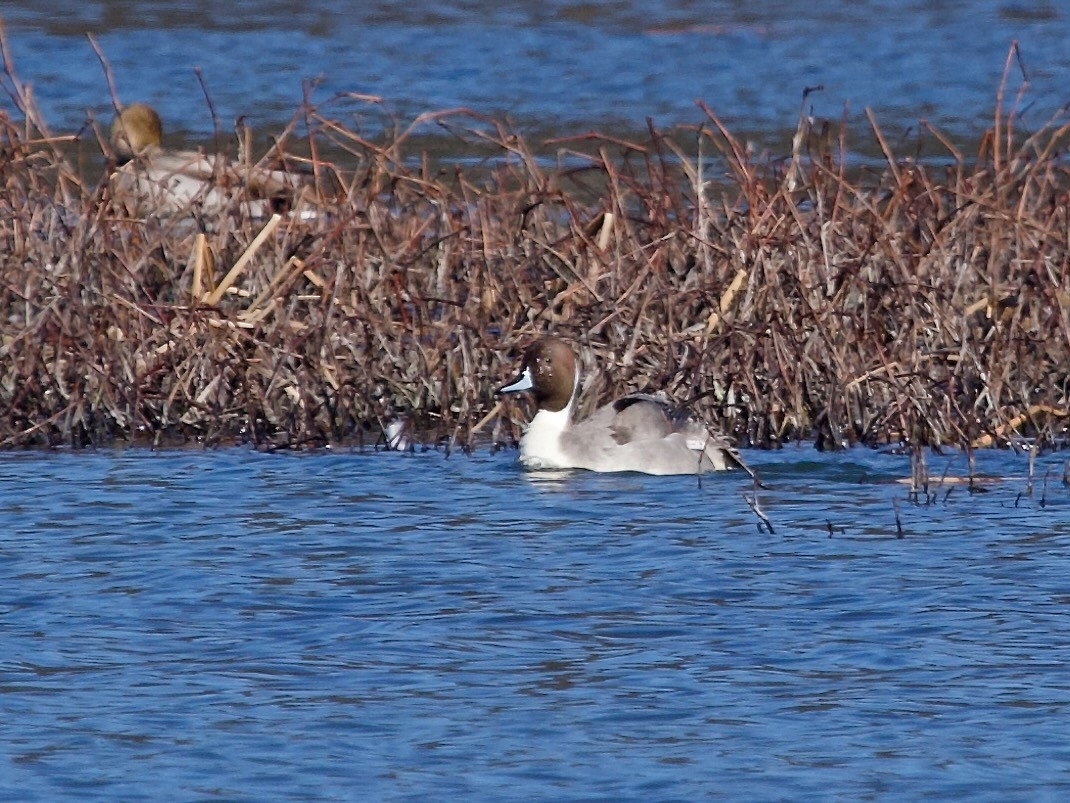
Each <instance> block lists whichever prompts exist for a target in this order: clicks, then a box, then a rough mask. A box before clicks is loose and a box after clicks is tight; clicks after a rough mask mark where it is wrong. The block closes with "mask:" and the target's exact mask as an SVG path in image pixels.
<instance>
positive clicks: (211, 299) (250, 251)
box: [204, 213, 282, 307]
mask: <svg viewBox="0 0 1070 803" xmlns="http://www.w3.org/2000/svg"><path fill="white" fill-rule="evenodd" d="M281 222H282V215H280V214H278V213H276V214H274V215H272V216H271V218H270V219H269V220H268V222H267V223H265V224H264V228H262V229H261V230H260V233H259V234H257V235H256V238H255V239H254V240H253V241H252V242H251V243H250V244H249V247H248V248H246V249H245V251H244V252H242V255H241V256H240V257H238V261H237V262H235V263H234V267H232V268H231V269H230V271H228V272H227V275H226V276H224V277H223V281H221V282H220V283H219V285H218V286H217V287H216V289H215V290H213V291H212V292H211V293H209V294H208V296H207V297H206V298H205V299H204V303H205V304H207V305H208V306H210V307H214V306H215V305H216V304H218V303H219V299H221V298H222V297H223V294H224V293H225V292H227V290H229V289H230V288H231V286H232V285H233V284H234V283H235V282H236V281H238V277H239V276H241V274H242V271H244V270H245V268H246V266H247V265H248V264H249V262H250V261H252V258H253V256H255V254H256V252H257V251H258V250H259V249H260V246H262V245H263V244H264V242H265V241H266V240H267V238H268V237H270V236H271V234H272V232H274V231H275V229H276V228H278V225H279V223H281Z"/></svg>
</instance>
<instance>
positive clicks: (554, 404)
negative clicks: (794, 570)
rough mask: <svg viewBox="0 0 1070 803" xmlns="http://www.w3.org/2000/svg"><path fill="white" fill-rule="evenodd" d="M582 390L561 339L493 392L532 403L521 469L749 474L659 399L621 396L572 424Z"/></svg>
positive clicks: (698, 424)
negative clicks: (527, 397) (527, 395)
mask: <svg viewBox="0 0 1070 803" xmlns="http://www.w3.org/2000/svg"><path fill="white" fill-rule="evenodd" d="M579 389H580V375H579V368H578V366H577V364H576V356H575V354H574V352H573V351H572V348H571V347H570V346H569V345H568V344H567V343H565V341H563V340H561V339H559V338H556V337H543V338H541V339H540V340H537V341H536V342H535V343H533V344H532V345H531V346H530V347H529V348H528V349H527V351H526V352H525V354H524V362H523V364H522V366H521V368H520V373H519V375H518V376H517V377H516V379H514V380H513V381H512V382H511V383H509V384H508V385H506V386H505V387H503V388H501V390H499V391H498V392H499V393H517V392H521V391H530V392H531V393H532V394H533V396H534V397H535V404H536V408H537V409H536V412H535V416H534V418H532V420H531V423H530V424H529V425H528V427H527V430H526V431H525V432H524V436H523V437H522V438H521V439H520V460H521V462H522V463H523V464H524V465H525V466H527V467H528V468H583V469H589V470H591V471H602V472H609V471H637V472H641V473H644V474H697V473H702V472H705V471H721V470H724V469H729V468H736V467H738V468H742V469H744V470H745V471H747V473H751V472H750V469H748V468H747V466H746V465H745V464H744V463H743V460H742V459H741V458H740V456H739V454H738V453H737V452H736V450H735V449H733V448H732V446H731V445H730V444H729V443H728V440H727V439H726V438H725V437H724V436H723V435H721V434H719V433H716V432H714V431H713V430H712V429H711V428H710V427H709V426H708V425H707V424H705V423H704V422H702V421H700V420H698V419H697V418H696V417H695V416H694V415H692V413H691V412H690V411H689V410H686V409H681V408H678V407H675V406H674V405H673V404H672V403H670V402H669V400H668V399H667V398H666V397H665V396H664V395H662V394H658V395H648V394H644V393H636V394H632V395H630V396H625V397H623V398H620V399H617V400H616V401H613V402H610V403H609V404H606V405H604V406H603V407H599V408H598V409H597V410H595V412H594V413H593V414H592V415H591V416H589V417H588V418H586V419H584V420H582V421H575V420H573V411H574V408H575V406H576V403H577V401H578V398H579Z"/></svg>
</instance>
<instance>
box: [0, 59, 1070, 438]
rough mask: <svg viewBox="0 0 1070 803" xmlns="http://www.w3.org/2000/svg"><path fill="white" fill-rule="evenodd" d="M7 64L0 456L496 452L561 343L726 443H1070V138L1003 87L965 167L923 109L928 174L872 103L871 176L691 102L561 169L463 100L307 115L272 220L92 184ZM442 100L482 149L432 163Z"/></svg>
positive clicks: (593, 383) (595, 143)
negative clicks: (513, 398)
mask: <svg viewBox="0 0 1070 803" xmlns="http://www.w3.org/2000/svg"><path fill="white" fill-rule="evenodd" d="M1012 54H1013V51H1012ZM1011 64H1012V59H1011V58H1010V57H1009V58H1008V70H1009V69H1010V66H1011ZM3 84H4V87H3V88H4V89H5V90H6V91H7V93H8V95H9V96H10V97H11V98H12V100H13V102H14V104H15V106H16V108H17V113H16V114H15V115H13V116H12V115H8V114H6V113H3V112H0V182H2V186H3V192H2V194H0V311H2V313H3V314H2V316H0V447H2V448H12V447H39V446H57V445H74V446H86V445H105V444H109V443H113V442H115V441H129V442H135V443H145V444H150V445H154V446H158V445H174V444H181V443H200V444H219V443H230V442H243V443H251V444H253V445H256V446H258V447H266V448H300V447H305V446H321V445H326V444H366V445H369V446H372V445H376V444H379V445H382V444H383V443H384V442H385V441H384V439H383V435H382V430H383V426H384V424H385V423H386V422H388V421H390V420H392V419H394V418H395V417H398V416H402V417H405V418H406V419H407V420H408V421H409V422H410V432H411V434H412V435H413V437H414V440H415V442H416V443H423V444H427V445H434V446H437V445H446V446H447V447H448V448H469V447H471V446H472V445H473V444H475V443H478V442H481V441H489V442H491V443H494V444H509V443H514V442H515V441H516V439H517V438H518V437H519V434H520V432H521V428H522V424H523V421H524V420H526V419H525V412H526V411H525V409H524V408H523V406H521V405H517V404H516V403H513V402H509V403H503V402H501V401H499V399H497V398H496V397H495V395H494V391H495V389H496V388H497V387H499V386H500V385H501V384H502V383H503V382H504V381H505V380H507V379H508V378H510V377H511V376H512V374H513V373H514V372H515V369H516V367H517V362H518V360H519V357H520V354H521V353H522V350H523V348H524V346H525V345H526V344H527V343H529V342H530V341H531V340H532V339H533V338H535V337H536V336H538V335H540V334H543V333H547V332H551V331H552V332H554V333H555V334H557V335H559V336H561V337H564V338H566V339H568V340H570V341H572V342H573V343H574V344H576V345H577V346H578V347H579V351H580V352H581V359H582V361H583V363H584V367H585V368H587V369H588V370H587V371H586V373H585V379H586V382H585V394H586V395H585V397H584V398H585V404H587V405H588V406H591V405H593V404H594V403H595V402H602V401H605V400H607V399H608V398H610V397H611V396H613V395H616V394H619V393H624V392H631V391H643V390H652V389H658V388H665V389H666V390H667V391H668V392H669V393H670V395H672V396H673V397H674V398H675V399H676V400H677V401H678V402H681V403H687V404H690V405H691V406H692V407H693V408H694V409H695V411H696V412H697V413H699V414H701V415H703V416H705V417H706V418H707V419H708V420H709V421H710V422H711V423H712V424H713V425H714V426H717V427H719V428H721V429H722V430H723V431H725V432H726V433H728V434H730V435H731V436H733V437H734V438H736V439H737V440H738V441H739V442H740V443H741V444H742V445H744V446H754V447H763V448H767V447H775V446H777V445H779V444H781V443H784V442H788V441H797V440H805V441H813V443H814V444H815V446H816V447H817V448H819V449H830V448H841V447H843V446H847V445H850V444H866V445H870V446H880V445H889V444H891V445H905V446H909V447H914V448H918V447H921V446H928V445H932V446H939V445H944V444H950V445H956V446H961V447H963V448H966V449H973V448H978V447H986V446H993V445H1004V444H1006V443H1007V442H1008V441H1010V440H1011V439H1013V438H1017V437H1023V436H1024V437H1030V438H1035V439H1037V440H1038V441H1039V442H1041V443H1050V444H1056V443H1061V442H1062V440H1063V439H1064V438H1065V435H1066V426H1067V422H1068V419H1067V411H1068V404H1070V215H1068V211H1067V209H1068V206H1070V203H1068V190H1070V173H1068V170H1067V166H1066V164H1065V159H1064V157H1063V148H1064V146H1065V142H1066V135H1067V131H1068V126H1067V125H1066V124H1064V123H1061V122H1058V123H1057V122H1052V123H1050V124H1048V125H1046V126H1044V127H1042V128H1041V129H1040V130H1038V131H1034V132H1029V131H1024V130H1021V129H1020V123H1019V120H1018V114H1017V109H1018V108H1019V107H1020V101H1021V97H1020V96H1019V97H1017V98H1014V99H1010V98H1006V97H1004V89H1003V88H1001V89H1000V92H999V95H998V97H997V99H996V104H995V109H994V113H993V125H992V128H991V129H990V130H989V131H988V132H986V133H985V135H984V137H983V140H982V145H981V148H980V151H979V153H977V154H976V155H973V156H971V157H969V158H967V157H966V156H964V155H963V154H961V153H959V152H958V151H957V150H956V148H955V146H954V145H953V144H952V143H951V142H950V141H948V140H947V138H945V137H943V136H942V135H941V133H940V132H939V131H937V130H935V129H933V128H932V127H926V128H924V130H925V131H926V132H927V133H928V134H929V135H930V136H932V137H933V138H935V139H936V140H937V141H939V142H941V143H943V144H944V145H945V147H946V151H947V158H946V160H945V162H944V164H943V165H940V166H933V165H931V164H928V163H927V164H924V165H923V164H918V163H915V162H913V161H911V160H910V159H909V158H901V157H898V156H897V155H896V154H895V153H893V152H892V150H891V148H890V147H889V145H888V143H887V141H886V139H885V137H884V136H883V134H882V132H881V129H880V127H879V124H878V122H877V121H876V120H874V119H872V117H871V118H870V122H871V130H870V133H869V135H870V136H873V137H874V138H875V140H876V142H877V144H878V145H879V147H880V148H881V150H882V152H883V153H884V154H885V156H886V164H885V165H884V166H883V167H882V168H881V169H877V170H871V169H864V170H860V171H859V170H849V169H848V167H847V158H846V154H847V139H848V137H849V136H850V135H849V132H847V131H846V128H845V127H844V126H842V125H841V126H840V127H839V128H838V129H837V127H836V126H828V125H824V126H822V124H820V123H814V122H812V121H809V120H808V119H806V118H805V117H803V118H802V119H801V120H800V123H799V129H798V133H797V135H796V137H795V140H794V143H793V147H792V150H791V153H790V154H787V155H785V157H784V158H783V159H768V158H760V157H756V156H754V155H753V154H751V153H750V151H749V150H748V147H747V145H746V143H745V142H741V141H739V140H737V139H736V138H735V137H734V136H733V134H732V133H731V132H730V131H728V130H727V129H726V128H725V127H724V126H723V125H722V124H721V122H720V121H719V119H718V117H717V115H716V114H715V113H714V112H713V111H712V110H710V109H707V108H705V107H701V114H702V115H703V121H702V123H701V125H699V126H696V127H694V128H683V129H677V130H674V131H671V132H661V131H658V130H655V129H654V128H653V127H651V128H650V129H649V131H648V135H647V137H646V138H645V139H643V140H642V141H629V142H624V141H620V140H619V139H613V138H611V137H608V136H600V135H588V136H586V137H581V138H575V139H573V140H571V141H566V140H561V141H558V142H557V143H555V144H556V147H557V148H558V150H559V154H560V156H561V166H560V167H557V168H553V169H550V168H547V166H546V165H545V162H544V160H542V159H540V158H536V157H535V156H534V155H533V151H532V148H531V147H530V146H529V145H528V143H526V142H525V141H524V139H523V137H522V136H520V135H519V134H517V133H516V132H514V131H512V130H510V129H509V128H508V127H507V126H506V125H505V124H503V123H500V122H495V121H487V120H484V119H481V118H478V117H476V116H474V115H471V114H469V113H466V112H464V111H453V112H442V113H438V114H435V115H424V116H422V117H421V118H419V119H417V120H416V121H414V122H413V124H412V125H411V126H408V127H399V128H398V129H397V130H395V131H393V132H391V133H387V134H384V135H383V136H381V137H379V138H376V139H374V140H371V139H367V138H365V137H364V136H363V135H362V134H361V133H360V132H359V131H357V130H355V129H354V127H353V126H351V125H347V124H346V123H345V122H344V121H343V120H342V119H339V118H338V117H335V116H332V113H331V107H330V104H325V105H323V106H313V105H311V104H307V103H306V104H305V105H303V106H302V107H301V108H300V109H299V110H298V112H297V113H296V114H295V117H294V124H292V125H291V126H289V127H287V129H286V130H285V131H283V132H281V133H280V134H279V136H278V137H277V138H276V140H275V141H276V144H275V146H274V147H273V148H272V149H271V151H270V152H269V153H267V154H265V155H264V159H263V161H265V162H267V161H272V162H274V163H280V164H283V165H286V166H288V167H294V166H296V167H298V168H300V169H301V170H303V171H305V172H306V173H308V174H309V176H310V186H311V189H310V190H309V191H308V192H307V193H306V197H305V200H304V202H303V203H304V204H305V206H304V207H303V208H304V209H306V210H312V211H311V213H309V214H305V215H297V214H285V213H284V214H282V215H279V216H275V217H271V218H269V219H267V220H264V219H259V218H256V217H254V216H252V215H251V214H250V213H249V212H248V208H247V204H245V200H246V198H245V196H244V189H243V188H242V187H241V186H235V187H234V188H233V203H232V204H230V205H229V206H228V208H227V209H225V210H224V211H222V212H220V213H217V214H212V215H210V216H209V215H205V214H204V213H203V211H200V210H198V208H197V207H196V205H194V206H193V207H192V208H191V209H190V210H188V212H187V213H185V214H170V215H163V214H160V215H155V214H149V215H146V216H134V215H131V214H129V207H128V206H126V205H124V204H123V199H122V198H119V197H116V193H115V190H114V186H113V184H112V183H111V182H110V173H111V171H112V170H114V163H110V164H107V165H105V167H104V169H103V172H102V174H101V175H89V176H83V175H79V174H78V173H77V171H75V170H74V169H73V168H72V167H71V163H70V160H69V158H68V156H69V145H70V143H71V141H72V137H70V136H56V135H53V134H51V133H50V132H49V129H48V127H47V125H46V122H45V121H43V120H41V119H40V115H39V114H38V112H37V111H36V109H35V107H34V105H33V101H32V94H31V93H29V92H27V91H26V89H25V87H24V85H22V84H21V82H19V80H18V78H17V77H16V76H15V74H14V71H13V69H12V68H11V65H10V62H9V61H6V64H5V74H4V78H3ZM1004 85H1005V86H1006V81H1005V84H1004ZM430 120H433V121H436V122H438V123H440V124H441V125H443V126H445V127H447V128H448V130H449V131H450V135H451V136H455V137H459V138H462V139H464V140H465V141H470V142H471V143H472V147H473V149H478V150H479V151H480V152H481V153H488V152H489V153H491V154H494V158H492V159H489V160H488V161H486V162H485V163H484V165H483V166H481V167H479V168H478V169H476V168H472V169H468V168H462V167H460V166H458V165H451V166H450V167H449V168H448V169H445V168H442V167H441V166H438V165H435V164H433V163H431V162H430V161H428V160H426V159H425V160H423V161H421V160H420V159H419V158H417V157H418V156H419V154H413V153H411V152H408V151H407V150H406V147H407V144H408V140H409V138H410V137H411V136H412V135H413V132H414V131H416V130H417V129H418V127H419V125H420V124H423V123H426V122H427V121H430ZM299 130H300V131H303V132H304V133H303V134H301V135H298V134H297V133H296V132H297V131H299ZM85 135H86V132H83V137H84V136H85ZM95 136H96V137H97V138H98V139H100V140H101V144H102V145H103V138H102V137H101V135H100V133H99V132H96V134H95ZM82 144H83V145H84V144H85V143H84V140H83V142H82ZM328 150H329V151H330V153H332V154H342V155H343V156H342V158H334V159H332V161H326V160H324V159H323V158H321V157H320V156H319V154H320V153H322V152H327V151H328ZM594 369H597V370H594Z"/></svg>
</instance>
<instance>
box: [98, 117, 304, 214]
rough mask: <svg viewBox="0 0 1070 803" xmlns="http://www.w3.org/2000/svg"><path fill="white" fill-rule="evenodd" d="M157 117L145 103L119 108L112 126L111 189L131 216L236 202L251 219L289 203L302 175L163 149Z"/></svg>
mask: <svg viewBox="0 0 1070 803" xmlns="http://www.w3.org/2000/svg"><path fill="white" fill-rule="evenodd" d="M162 137H163V124H162V122H161V121H160V115H159V114H157V113H156V110H155V109H153V108H152V107H151V106H147V105H146V104H144V103H131V104H130V105H129V106H126V107H124V108H123V109H122V111H121V112H120V114H119V115H118V116H117V117H116V118H115V120H114V121H113V122H112V125H111V136H110V141H111V145H112V147H113V148H114V149H115V154H116V156H117V159H118V162H119V164H120V166H119V168H118V169H117V170H116V171H115V174H114V176H113V178H112V188H113V192H114V193H115V195H116V196H117V197H118V198H120V199H121V200H122V201H123V202H124V203H125V204H126V206H127V207H128V209H129V211H130V212H131V213H133V214H138V215H148V214H163V215H173V214H178V213H184V212H188V211H190V210H191V209H193V208H195V207H196V208H198V209H200V210H201V211H203V212H204V213H206V214H219V213H221V212H224V211H226V210H227V209H230V208H234V198H235V196H236V195H237V194H238V192H239V191H240V190H241V189H242V188H244V190H245V198H244V199H243V200H242V201H240V202H239V205H240V206H241V207H242V208H244V209H245V210H247V211H248V213H249V214H250V215H251V216H252V217H267V216H269V215H270V214H271V213H272V212H273V211H276V210H277V209H278V208H279V207H280V206H286V205H287V204H288V203H290V202H292V200H293V198H294V196H295V193H296V192H297V190H298V188H299V187H300V186H301V185H302V184H303V183H305V182H304V180H303V177H300V176H297V175H296V174H293V173H289V172H286V171H283V170H267V169H264V168H259V167H250V168H246V167H244V166H242V165H238V164H234V163H231V162H228V161H227V160H226V159H225V158H224V157H222V156H207V155H205V154H203V153H200V152H198V151H167V150H164V149H163V148H162V147H161V144H160V143H161V141H162Z"/></svg>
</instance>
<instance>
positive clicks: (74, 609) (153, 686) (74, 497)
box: [0, 446, 1070, 801]
mask: <svg viewBox="0 0 1070 803" xmlns="http://www.w3.org/2000/svg"><path fill="white" fill-rule="evenodd" d="M746 456H747V457H748V458H750V460H751V462H752V463H754V464H755V465H756V466H757V467H758V469H759V470H760V471H761V473H762V475H763V478H764V479H765V481H766V484H767V485H768V488H767V489H766V490H763V491H760V492H759V494H760V495H759V500H760V504H761V506H762V509H763V510H764V511H765V512H766V513H767V514H768V516H769V518H770V520H771V521H772V523H773V526H774V528H775V532H774V533H773V534H770V533H769V532H767V531H764V530H761V529H759V528H758V527H757V526H756V522H757V519H756V517H755V516H754V514H753V513H752V512H751V510H750V508H749V507H748V506H747V504H746V502H745V501H744V499H743V498H742V495H743V493H744V492H749V491H750V489H749V487H748V485H747V483H746V482H745V481H744V478H743V476H742V475H741V474H740V473H738V472H736V473H730V474H722V475H716V476H707V477H706V478H704V479H703V482H702V484H701V486H699V485H698V484H697V483H696V481H695V479H694V478H655V477H645V476H638V475H628V476H625V475H619V476H613V475H598V474H591V473H584V472H566V473H563V474H560V475H551V476H540V475H537V474H530V473H525V472H523V471H522V470H521V469H520V468H519V466H518V465H517V463H516V457H515V454H513V453H509V452H504V453H499V454H497V455H491V454H489V453H487V452H485V451H484V452H483V453H478V454H476V455H475V456H473V457H464V456H461V455H457V454H455V455H453V456H452V457H450V458H446V457H445V456H444V455H443V454H441V453H439V452H429V453H424V454H415V455H400V454H359V453H355V452H345V453H334V452H330V451H321V452H317V453H310V454H302V455H288V454H276V455H266V454H261V453H256V452H253V451H250V450H245V449H237V448H235V449H221V450H215V451H163V452H151V451H148V450H137V449H132V450H128V451H108V450H99V451H86V452H79V453H72V452H66V451H61V452H53V453H48V452H30V453H10V452H9V453H6V454H2V455H0V521H2V522H3V536H2V540H0V722H2V723H3V726H2V727H0V799H5V800H20V801H32V800H40V801H52V800H57V799H79V800H89V799H97V800H137V799H161V800H195V799H226V800H240V799H245V800H266V799H302V800H443V799H457V800H642V801H648V800H682V801H683V800H686V801H692V800H704V799H740V800H809V799H840V800H854V799H922V798H931V799H951V798H959V797H966V798H969V799H976V800H993V801H996V800H998V801H1004V800H1012V799H1017V800H1026V799H1028V800H1065V799H1066V796H1067V795H1068V794H1070V739H1068V738H1067V737H1068V736H1070V491H1068V490H1067V488H1066V487H1064V486H1063V485H1062V483H1061V477H1062V473H1063V468H1064V459H1065V455H1060V454H1056V455H1049V456H1046V457H1041V458H1039V459H1038V462H1037V475H1038V477H1040V478H1043V477H1045V476H1046V477H1047V483H1046V487H1044V485H1043V483H1042V482H1041V481H1040V480H1039V479H1038V481H1037V482H1036V484H1035V487H1034V491H1033V496H1032V497H1029V496H1026V495H1025V491H1026V480H1025V477H1026V471H1027V460H1026V459H1025V458H1024V457H1020V456H1015V455H1013V454H1010V453H1006V452H994V451H993V452H985V453H981V454H979V455H978V470H979V472H980V473H983V474H988V475H994V476H1001V477H1003V479H1002V480H1000V481H998V482H994V483H991V484H989V485H988V486H987V487H988V488H989V490H988V492H987V493H983V494H974V495H971V494H969V493H967V492H966V491H965V489H963V488H958V489H956V490H954V491H952V492H951V493H950V495H948V494H947V493H946V491H941V492H940V493H939V494H938V496H937V499H936V501H935V502H934V503H933V504H930V505H928V506H915V505H912V504H911V503H910V501H909V500H908V492H907V489H906V488H905V487H904V486H903V485H900V484H897V483H896V482H895V481H896V480H897V479H899V478H901V477H904V476H906V475H907V474H908V472H909V463H908V461H907V459H906V458H904V457H898V456H892V455H886V454H880V453H876V452H872V451H866V450H861V449H856V450H852V451H848V452H846V453H841V454H836V455H822V454H818V453H816V452H814V451H813V449H812V448H810V447H808V446H802V447H792V448H787V449H784V450H782V451H778V452H748V453H747V454H746ZM948 467H950V469H951V473H953V474H954V473H961V472H963V471H964V470H965V461H964V460H963V459H962V458H961V457H951V458H947V462H945V459H944V458H932V469H933V472H934V473H935V474H941V473H943V472H944V470H945V469H946V468H948ZM896 508H898V511H899V516H900V519H901V524H902V528H903V535H904V537H902V538H897V537H896V535H897V528H896V524H895V517H896ZM830 525H831V527H832V536H831V537H830V533H829V527H830Z"/></svg>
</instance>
